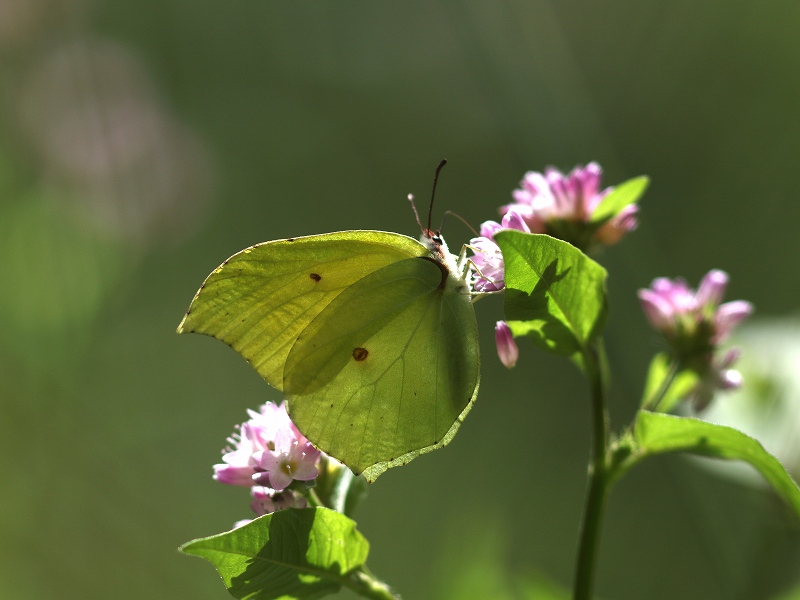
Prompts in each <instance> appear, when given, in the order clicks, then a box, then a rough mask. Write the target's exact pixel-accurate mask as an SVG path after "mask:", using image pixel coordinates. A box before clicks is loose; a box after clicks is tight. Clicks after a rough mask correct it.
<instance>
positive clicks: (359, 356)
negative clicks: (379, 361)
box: [353, 348, 369, 362]
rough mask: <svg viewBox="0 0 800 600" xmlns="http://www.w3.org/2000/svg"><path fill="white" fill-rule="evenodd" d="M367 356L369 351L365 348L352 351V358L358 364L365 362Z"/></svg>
mask: <svg viewBox="0 0 800 600" xmlns="http://www.w3.org/2000/svg"><path fill="white" fill-rule="evenodd" d="M367 356H369V350H367V349H366V348H356V349H355V350H353V358H354V359H356V360H357V361H358V362H361V361H364V360H367Z"/></svg>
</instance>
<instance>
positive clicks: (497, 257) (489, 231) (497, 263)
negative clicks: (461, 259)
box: [469, 210, 531, 292]
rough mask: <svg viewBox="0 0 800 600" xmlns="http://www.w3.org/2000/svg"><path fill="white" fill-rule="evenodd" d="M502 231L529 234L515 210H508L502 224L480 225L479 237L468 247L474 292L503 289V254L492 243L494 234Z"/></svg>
mask: <svg viewBox="0 0 800 600" xmlns="http://www.w3.org/2000/svg"><path fill="white" fill-rule="evenodd" d="M504 229H516V230H517V231H524V232H525V233H530V232H531V231H530V229H529V228H528V225H527V224H526V223H525V220H524V219H523V218H522V215H520V214H519V213H518V212H517V211H516V210H509V211H508V212H506V214H505V215H504V216H503V219H502V222H500V223H497V222H495V221H486V222H485V223H484V224H483V225H481V231H480V233H481V235H480V237H476V238H472V239H471V240H470V242H469V247H470V249H471V250H472V252H473V256H472V257H471V259H470V260H471V262H472V266H473V271H474V273H473V278H472V289H473V290H475V291H476V292H496V291H499V290H502V289H503V288H504V287H505V280H504V276H505V265H504V263H503V253H502V252H501V251H500V246H498V245H497V244H496V243H495V241H494V234H496V233H497V232H498V231H502V230H504Z"/></svg>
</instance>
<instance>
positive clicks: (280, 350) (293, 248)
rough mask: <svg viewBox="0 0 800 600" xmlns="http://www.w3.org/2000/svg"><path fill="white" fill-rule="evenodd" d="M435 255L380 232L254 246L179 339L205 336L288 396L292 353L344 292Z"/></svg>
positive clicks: (201, 302) (204, 298) (193, 313)
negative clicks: (286, 372) (393, 267)
mask: <svg viewBox="0 0 800 600" xmlns="http://www.w3.org/2000/svg"><path fill="white" fill-rule="evenodd" d="M427 254H428V250H427V249H426V248H425V247H424V246H423V245H422V244H420V243H419V242H417V241H416V240H414V239H412V238H409V237H406V236H403V235H399V234H396V233H385V232H380V231H343V232H338V233H329V234H324V235H314V236H308V237H301V238H295V239H289V240H278V241H273V242H265V243H263V244H257V245H255V246H251V247H250V248H247V249H245V250H242V251H241V252H238V253H237V254H235V255H233V256H232V257H230V258H229V259H228V260H226V261H225V262H224V263H223V264H222V265H220V266H219V267H218V268H217V269H215V270H214V272H213V273H211V275H209V276H208V278H207V279H206V281H205V282H204V283H203V285H202V286H201V287H200V289H199V290H198V292H197V294H196V295H195V297H194V299H193V300H192V303H191V305H190V306H189V310H188V311H187V312H186V316H185V317H184V318H183V321H181V324H180V325H179V326H178V333H187V332H195V333H203V334H206V335H210V336H212V337H215V338H217V339H218V340H221V341H223V342H225V343H226V344H228V345H229V346H231V347H232V348H233V349H234V350H236V351H237V352H238V353H239V354H241V355H242V356H243V357H244V358H245V359H246V360H247V361H248V362H249V363H250V364H251V365H252V366H253V367H254V368H255V369H256V371H258V373H259V374H260V375H261V376H262V377H263V378H264V379H266V380H267V382H268V383H269V384H270V385H272V386H273V387H275V388H277V389H278V390H282V389H283V367H284V364H285V363H286V358H287V356H288V354H289V350H290V349H291V348H292V346H293V345H294V343H295V341H296V340H297V337H298V335H299V334H300V332H302V331H303V329H305V328H306V326H307V325H308V324H309V323H310V322H311V321H312V320H313V319H314V318H315V317H316V316H317V315H318V314H319V313H320V312H321V311H322V310H323V309H324V308H325V307H326V306H327V305H328V304H330V302H331V301H332V300H334V299H335V298H336V297H337V296H338V295H339V294H340V293H341V292H342V291H343V290H346V289H347V288H349V287H350V286H352V285H353V284H354V283H356V282H357V281H359V280H360V279H362V278H363V277H365V276H366V275H368V274H370V273H372V272H374V271H376V270H378V269H380V268H382V267H385V266H386V265H389V264H392V263H395V262H397V261H401V260H404V259H407V258H410V257H416V256H424V255H427Z"/></svg>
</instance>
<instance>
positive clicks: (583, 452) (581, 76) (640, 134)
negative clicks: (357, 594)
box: [0, 0, 800, 600]
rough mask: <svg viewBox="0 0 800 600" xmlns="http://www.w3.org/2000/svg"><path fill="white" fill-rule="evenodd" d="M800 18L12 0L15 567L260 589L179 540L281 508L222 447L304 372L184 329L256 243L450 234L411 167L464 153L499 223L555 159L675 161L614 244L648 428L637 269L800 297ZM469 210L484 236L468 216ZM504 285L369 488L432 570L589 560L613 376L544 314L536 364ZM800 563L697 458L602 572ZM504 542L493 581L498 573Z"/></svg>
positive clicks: (776, 588) (773, 303)
mask: <svg viewBox="0 0 800 600" xmlns="http://www.w3.org/2000/svg"><path fill="white" fill-rule="evenodd" d="M798 31H800V5H799V4H798V3H796V2H790V1H775V2H769V3H757V2H750V1H745V0H726V1H722V0H707V1H705V2H687V1H674V0H673V1H669V2H668V1H664V0H614V1H608V2H589V1H587V0H559V1H557V2H556V1H551V2H546V1H528V2H525V1H523V0H504V1H500V2H492V3H488V2H481V1H479V0H465V1H462V2H455V1H450V0H443V1H434V2H431V1H426V2H422V1H411V2H403V3H400V2H391V3H389V2H368V1H366V0H362V1H350V0H347V1H344V0H342V1H337V2H325V3H311V2H294V3H281V4H279V3H276V2H267V1H264V0H249V1H247V2H230V1H223V0H139V1H138V2H125V1H122V0H1V1H0V68H1V69H2V70H1V71H0V76H2V84H1V85H0V100H1V101H2V112H0V255H1V256H2V257H3V261H2V264H3V271H2V278H0V406H1V407H2V412H1V414H0V449H1V450H2V455H3V457H4V459H3V469H2V475H0V598H14V599H16V600H28V599H42V598H48V599H49V598H62V599H68V600H70V599H77V598H107V597H113V598H119V599H125V598H153V599H158V598H192V599H195V600H199V599H220V600H221V599H223V598H226V597H228V595H227V592H226V591H225V590H224V588H223V587H222V585H221V583H220V581H219V579H218V577H217V575H216V573H215V572H214V570H213V568H212V567H211V566H210V565H208V564H205V563H203V562H201V561H198V560H196V559H193V558H189V557H184V556H181V555H179V554H178V553H177V552H176V550H175V548H176V547H177V546H178V545H179V544H181V543H182V542H185V541H187V540H189V539H191V538H193V537H199V536H202V535H209V534H212V533H217V532H219V531H223V530H225V529H228V528H229V527H230V526H231V524H232V523H233V522H234V521H236V520H238V519H241V518H246V517H249V508H248V501H249V498H248V496H247V492H246V491H245V490H242V489H239V488H232V487H226V486H222V485H219V484H217V483H215V482H213V481H212V480H211V465H212V464H213V463H215V462H217V461H218V460H219V456H220V455H219V450H220V448H221V447H222V446H223V445H224V444H225V438H226V437H227V436H228V435H230V433H231V432H232V428H233V425H234V424H235V423H238V422H241V421H242V420H244V418H245V417H246V415H245V409H246V408H248V407H251V408H255V407H256V406H258V405H259V404H260V403H262V402H263V401H265V400H267V399H273V400H278V399H279V397H278V396H277V393H276V392H275V391H273V390H272V389H271V388H269V387H268V386H267V385H266V384H265V383H264V382H263V381H261V380H260V379H259V377H258V376H257V375H256V373H255V372H253V371H251V369H250V367H249V366H248V365H247V364H246V363H245V362H244V361H243V360H241V359H240V358H239V357H238V356H237V355H235V354H234V353H233V352H232V351H231V350H230V349H228V348H226V347H225V346H224V345H222V344H220V343H219V342H217V341H215V340H212V339H210V338H205V337H202V336H181V337H179V336H177V335H176V334H175V327H176V326H177V324H178V322H179V321H180V319H181V317H182V315H183V313H184V311H185V310H186V308H187V306H188V303H189V301H190V300H191V298H192V295H193V294H194V292H195V290H196V289H197V287H198V286H199V285H200V283H201V282H202V280H203V278H204V277H205V276H206V275H207V274H208V273H209V272H210V271H211V270H212V269H213V268H214V267H216V266H217V265H218V264H219V263H220V262H221V261H222V260H223V259H224V258H226V257H227V256H229V255H230V254H232V253H234V252H236V251H238V250H240V249H241V248H243V247H245V246H248V245H250V244H253V243H256V242H260V241H264V240H269V239H275V238H282V237H290V236H296V235H302V234H310V233H322V232H327V231H336V230H342V229H357V228H366V229H383V230H389V231H397V232H400V233H406V234H409V235H412V236H416V235H417V227H416V224H415V222H414V219H413V215H412V213H411V211H410V209H409V207H408V203H407V202H406V201H405V196H406V194H408V193H409V192H413V193H415V194H417V195H418V196H419V197H420V198H426V197H427V194H428V193H429V189H430V182H431V178H432V174H433V170H434V167H435V166H436V163H437V162H438V160H439V159H441V158H442V157H447V158H448V159H449V161H450V164H449V166H448V167H447V168H446V169H445V171H444V172H443V176H442V179H441V181H440V186H439V193H438V197H437V204H438V206H437V212H438V213H439V214H441V212H442V211H443V210H445V209H451V210H454V211H456V212H458V213H459V214H461V215H462V216H464V217H465V218H466V219H467V220H469V221H470V222H471V223H473V225H475V226H477V225H479V224H480V222H481V221H483V220H486V219H490V218H495V217H496V208H497V207H498V206H499V205H500V204H503V203H506V202H508V201H509V199H510V193H511V190H512V189H514V187H516V185H517V183H518V182H519V180H520V179H521V177H522V175H523V174H524V172H525V171H526V170H542V169H543V168H544V167H545V166H547V165H550V164H552V165H555V166H558V167H560V168H562V169H571V168H572V167H573V166H574V165H575V164H577V163H581V164H583V163H586V162H588V161H591V160H597V161H599V162H600V163H601V164H602V165H603V166H604V168H605V172H606V174H605V182H606V183H607V184H614V183H619V182H621V181H623V180H624V179H627V178H629V177H632V176H636V175H639V174H648V175H650V176H651V178H652V185H651V188H650V190H649V191H648V193H647V194H646V196H645V198H644V199H643V201H642V203H641V206H642V213H641V226H640V227H639V229H638V230H637V231H636V232H635V233H634V234H632V235H630V236H629V237H628V238H627V239H626V240H625V241H624V243H622V244H620V245H619V246H616V247H614V248H611V249H609V250H607V251H606V252H605V253H604V254H603V255H602V257H601V261H602V262H603V263H604V265H605V266H606V267H607V268H608V269H609V271H610V273H611V279H610V282H609V286H610V294H611V303H612V315H611V321H610V325H609V334H608V346H609V353H610V357H611V361H612V367H613V369H614V386H613V400H612V406H611V410H612V417H613V420H614V423H615V424H616V425H617V427H619V426H621V425H622V424H625V423H627V422H628V421H629V420H630V418H631V417H632V415H633V413H634V411H635V408H636V404H637V399H638V393H639V391H640V389H641V387H642V384H643V380H644V368H645V366H646V364H647V362H648V359H649V357H650V356H651V355H652V353H653V352H654V351H655V350H656V349H657V347H658V343H657V340H656V338H655V336H654V334H653V333H652V332H650V331H649V330H648V327H647V325H646V323H645V320H644V318H643V316H642V315H641V313H640V311H639V309H638V302H637V300H636V297H635V290H636V289H637V288H638V287H644V286H646V285H648V284H649V282H650V280H651V279H652V278H653V277H655V276H659V275H665V276H677V275H684V276H686V277H687V278H688V279H689V280H690V281H691V282H692V283H696V282H697V281H698V280H699V278H700V277H701V276H702V275H703V274H704V273H705V272H706V271H707V270H708V269H710V268H712V267H717V268H722V269H725V270H726V271H728V272H729V273H730V275H731V286H730V289H729V293H728V298H729V299H734V298H746V299H749V300H751V301H753V302H754V303H755V305H756V307H757V310H758V313H759V314H761V315H781V314H786V313H792V312H796V311H797V309H798V301H797V298H798V295H800V277H798V272H800V252H798V235H797V233H796V230H797V224H798V222H800V202H798V185H797V181H798V167H797V162H798V153H799V152H800V144H799V143H798V139H800V36H798ZM445 234H446V236H447V239H448V241H449V243H450V246H451V247H458V246H459V245H460V244H461V243H464V242H466V241H467V240H468V239H469V237H470V236H471V234H470V232H469V231H468V230H467V229H466V228H465V227H464V226H462V225H461V224H460V223H458V222H457V221H456V220H455V219H451V220H450V221H449V222H448V223H447V227H446V230H445ZM476 308H477V313H478V319H479V323H480V328H481V333H482V352H483V356H484V365H483V370H482V373H483V381H482V385H481V392H480V395H479V398H478V402H477V404H476V406H475V408H474V409H473V411H472V413H471V415H470V417H469V419H468V420H467V421H466V423H465V425H464V426H463V427H462V429H461V431H460V432H459V435H458V436H457V437H456V439H455V440H454V442H453V443H452V444H451V445H450V446H449V447H447V448H446V449H445V450H443V451H440V452H436V453H434V454H432V455H428V456H425V457H423V458H421V459H419V460H417V461H415V462H414V463H412V464H411V465H410V466H409V467H407V468H402V469H395V470H392V471H390V472H389V473H387V474H385V475H384V476H383V477H381V479H380V480H379V481H378V482H377V484H375V485H374V486H372V488H371V490H370V497H369V498H368V500H367V501H366V502H365V503H364V504H363V506H362V507H361V508H360V510H359V513H358V515H357V517H358V521H359V527H360V529H361V530H362V531H363V533H364V534H365V535H366V536H367V537H368V539H369V540H370V541H371V543H372V551H371V558H370V565H371V566H372V568H373V569H374V570H375V571H376V572H377V573H378V574H379V575H380V576H382V577H383V578H385V579H386V580H387V581H389V582H390V583H392V584H393V585H395V586H396V587H397V589H398V590H399V591H400V592H401V593H402V594H403V597H404V598H408V599H417V598H421V599H425V598H442V599H457V598H470V597H476V598H478V597H480V598H484V597H485V598H501V597H503V598H504V597H506V596H505V595H504V594H506V591H503V590H501V589H500V588H502V587H503V585H505V584H504V583H503V582H504V581H505V580H506V577H507V573H510V574H513V576H514V577H515V578H522V579H525V578H527V577H531V576H532V574H533V573H534V572H538V573H543V574H545V575H546V576H547V577H548V578H549V579H551V580H552V581H554V582H556V583H557V584H561V585H564V586H569V585H570V582H571V578H572V568H573V556H574V551H575V545H576V540H577V531H578V525H579V520H580V513H581V509H582V505H583V492H584V486H585V483H586V466H585V465H586V460H587V457H588V451H589V446H588V433H589V422H588V401H587V393H586V388H585V385H584V383H583V382H582V381H581V379H580V377H579V375H578V373H577V371H576V370H575V369H574V368H572V367H571V366H570V365H569V364H566V362H565V361H561V360H557V359H556V358H554V357H550V356H546V355H544V354H543V353H542V352H540V351H538V350H536V349H534V348H533V347H532V346H531V345H530V344H527V343H523V344H521V346H522V348H521V350H522V357H521V359H520V362H519V365H518V367H517V368H516V369H515V370H513V371H506V370H505V369H503V368H502V366H501V365H500V363H499V361H498V360H497V358H496V355H495V352H494V342H493V335H492V331H493V326H494V322H495V321H496V320H497V319H499V318H501V309H502V302H501V300H500V299H499V298H490V299H488V300H484V301H482V302H480V303H479V304H478V305H477V307H476ZM799 566H800V535H798V530H797V528H792V527H791V526H790V523H789V520H788V519H787V518H786V514H785V511H784V510H783V508H782V507H781V505H780V504H779V503H778V502H777V501H776V500H774V499H773V498H772V497H771V496H769V495H768V494H766V493H764V492H763V491H761V490H758V489H755V488H749V487H746V486H743V485H740V484H737V483H734V482H733V481H730V480H725V479H720V478H714V477H713V476H711V475H709V473H708V472H706V471H704V470H700V469H698V468H697V467H696V466H694V465H693V464H690V463H688V462H686V461H684V460H682V459H680V458H677V457H667V458H664V459H661V460H654V461H653V462H652V463H650V464H645V465H643V466H642V467H639V468H638V469H637V470H635V471H634V472H633V473H632V474H631V476H630V477H629V478H627V479H626V480H624V481H623V482H622V483H621V484H620V485H618V486H617V488H615V490H614V492H613V494H612V497H611V501H610V503H609V507H608V515H607V520H606V524H605V529H604V532H603V538H602V547H601V556H600V563H599V576H598V585H597V590H598V595H599V596H601V597H603V598H606V599H607V600H616V599H620V600H641V599H653V600H659V599H664V600H666V599H674V598H682V599H687V600H694V599H697V600H700V599H704V600H705V599H709V598H721V599H728V598H730V599H736V600H745V599H761V598H775V597H777V596H779V595H781V594H785V593H788V590H790V589H791V588H792V587H793V586H795V585H797V583H798V580H800V569H799V568H798V567H799ZM479 568H484V569H485V572H486V577H481V578H478V579H479V580H480V581H482V582H483V583H482V586H483V587H481V586H478V587H474V586H472V585H464V581H473V580H475V579H476V576H475V574H476V572H481V571H479V570H478V571H476V569H479ZM465 577H466V578H467V579H466V580H465V579H464V578H465ZM470 577H471V578H472V579H469V578H470ZM492 582H496V584H495V583H492ZM494 585H496V586H497V589H493V586H494ZM459 590H463V593H462V592H459ZM342 597H343V598H344V597H349V596H346V594H344V593H343V594H342ZM508 597H513V596H508Z"/></svg>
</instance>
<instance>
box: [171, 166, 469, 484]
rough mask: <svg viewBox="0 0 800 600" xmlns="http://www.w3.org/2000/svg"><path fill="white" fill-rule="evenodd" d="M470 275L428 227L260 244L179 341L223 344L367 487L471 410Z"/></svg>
mask: <svg viewBox="0 0 800 600" xmlns="http://www.w3.org/2000/svg"><path fill="white" fill-rule="evenodd" d="M437 174H438V171H437ZM468 277H469V274H468V270H467V269H466V268H465V265H464V260H463V253H462V257H461V258H460V259H459V258H457V257H455V256H454V255H452V254H450V252H449V250H448V249H447V245H446V244H445V242H444V240H443V239H442V238H441V236H440V235H439V234H438V233H437V232H432V231H431V230H430V228H423V234H422V236H421V238H420V241H417V240H415V239H413V238H410V237H407V236H405V235H401V234H397V233H388V232H383V231H363V230H362V231H341V232H336V233H327V234H322V235H311V236H307V237H298V238H290V239H284V240H277V241H270V242H264V243H261V244H256V245H255V246H251V247H250V248H246V249H244V250H242V251H241V252H239V253H237V254H234V255H233V256H232V257H230V258H229V259H228V260H226V261H225V262H224V263H222V265H220V266H219V267H218V268H217V269H215V270H214V271H213V272H212V273H211V274H210V275H209V276H208V278H207V279H206V280H205V283H203V285H202V286H201V287H200V289H199V290H198V292H197V294H196V295H195V297H194V299H193V300H192V302H191V305H190V306H189V310H188V311H187V313H186V316H185V317H184V318H183V320H182V321H181V324H180V325H179V326H178V332H179V333H187V332H194V333H202V334H206V335H210V336H213V337H215V338H217V339H219V340H221V341H223V342H225V343H226V344H228V345H229V346H231V347H232V348H233V349H234V350H236V351H237V352H238V353H239V354H240V355H241V356H243V357H244V358H245V359H246V360H247V361H248V362H249V363H250V364H251V365H252V366H253V368H255V370H256V371H257V372H258V373H259V374H260V375H261V376H262V377H263V378H264V379H265V380H266V381H267V383H269V384H270V385H271V386H273V387H274V388H276V389H278V390H280V391H281V392H283V394H284V396H285V397H286V398H287V400H288V406H289V414H290V416H291V418H292V421H293V422H294V423H295V425H297V427H298V428H299V430H300V431H301V432H302V433H303V434H304V435H305V436H306V437H307V438H308V439H309V440H310V441H311V442H312V443H313V444H314V445H315V446H316V447H318V448H319V449H321V450H323V451H324V452H326V453H327V454H329V455H331V456H333V457H334V458H336V459H338V460H339V461H341V462H343V463H344V464H346V465H347V466H348V467H350V468H351V469H352V470H353V471H354V472H355V473H356V474H358V473H363V474H364V475H365V477H366V478H367V479H368V480H370V481H374V480H375V479H376V478H377V477H378V476H379V475H380V474H381V473H383V472H384V471H386V470H387V469H389V468H391V467H394V466H398V465H402V464H406V463H407V462H409V461H410V460H412V459H413V458H416V457H417V456H419V455H420V454H423V453H426V452H429V451H431V450H434V449H436V448H440V447H442V446H444V445H445V444H447V443H448V442H450V440H451V439H452V438H453V436H454V435H455V433H456V431H457V430H458V428H459V426H460V424H461V422H462V421H463V419H464V417H465V416H466V414H467V412H469V410H470V408H471V407H472V404H473V402H474V401H475V398H476V396H477V393H478V385H479V380H480V358H479V352H478V332H477V323H476V319H475V311H474V309H473V306H472V294H471V292H470V286H469V281H468Z"/></svg>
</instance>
